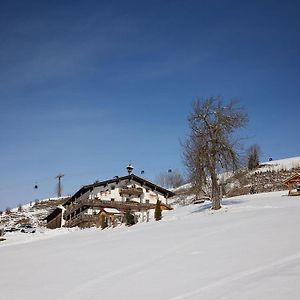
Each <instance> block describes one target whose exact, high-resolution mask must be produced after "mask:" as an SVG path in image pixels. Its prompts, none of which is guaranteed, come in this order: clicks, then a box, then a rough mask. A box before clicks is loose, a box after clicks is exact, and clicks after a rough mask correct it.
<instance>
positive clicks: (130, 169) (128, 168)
mask: <svg viewBox="0 0 300 300" xmlns="http://www.w3.org/2000/svg"><path fill="white" fill-rule="evenodd" d="M126 169H127V172H128V175H130V174H131V173H132V171H133V166H132V165H131V161H129V165H128V166H127V168H126Z"/></svg>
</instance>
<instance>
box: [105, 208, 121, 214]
mask: <svg viewBox="0 0 300 300" xmlns="http://www.w3.org/2000/svg"><path fill="white" fill-rule="evenodd" d="M103 210H104V211H105V212H107V213H109V214H119V213H120V211H119V210H117V209H116V208H104V209H103Z"/></svg>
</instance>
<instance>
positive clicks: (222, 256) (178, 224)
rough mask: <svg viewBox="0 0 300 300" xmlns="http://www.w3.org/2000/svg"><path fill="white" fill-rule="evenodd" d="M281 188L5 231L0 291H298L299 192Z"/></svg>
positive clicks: (256, 294)
mask: <svg viewBox="0 0 300 300" xmlns="http://www.w3.org/2000/svg"><path fill="white" fill-rule="evenodd" d="M286 195H287V192H275V193H268V194H256V195H251V196H239V197H235V198H230V199H225V200H224V201H223V208H222V209H221V210H219V211H216V212H213V211H211V210H209V209H208V206H209V204H208V203H204V204H203V205H193V206H192V205H191V206H186V207H181V208H176V209H174V210H173V211H170V212H166V213H165V214H164V219H163V220H162V221H160V222H154V221H153V222H150V223H143V224H139V225H136V226H133V227H130V228H128V227H125V226H124V227H119V228H116V229H106V230H103V231H101V230H100V229H87V230H77V231H67V230H57V231H51V234H50V233H48V232H45V233H39V234H37V235H35V236H33V235H31V236H30V235H24V236H23V239H22V240H21V241H19V242H17V241H16V239H15V238H14V237H15V235H14V234H13V233H12V234H11V235H10V236H5V237H7V240H6V241H4V242H1V244H0V263H1V281H0V292H1V299H10V300H14V299H18V300H19V299H30V300H32V299H43V300H46V299H49V300H50V299H51V300H52V299H72V300H74V299H100V298H103V299H120V298H121V299H144V300H148V299H149V300H150V299H162V300H179V299H197V300H198V299H205V300H206V299H214V300H215V299H231V300H232V299H233V300H235V299H236V300H240V299H243V300H244V299H264V300H268V299H270V300H271V299H272V300H274V299H300V285H299V284H298V283H299V280H300V239H299V236H300V226H299V225H300V218H299V216H300V197H287V196H286ZM25 236H26V237H27V240H25V239H26V237H25ZM16 243H19V244H16Z"/></svg>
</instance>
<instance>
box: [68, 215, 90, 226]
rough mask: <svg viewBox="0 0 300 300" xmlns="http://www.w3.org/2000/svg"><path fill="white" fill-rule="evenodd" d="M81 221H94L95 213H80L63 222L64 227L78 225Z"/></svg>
mask: <svg viewBox="0 0 300 300" xmlns="http://www.w3.org/2000/svg"><path fill="white" fill-rule="evenodd" d="M83 222H85V223H95V222H96V216H95V215H84V214H80V215H77V216H75V217H74V218H72V219H71V220H69V221H66V222H65V225H64V226H65V227H75V226H78V225H79V224H82V223H83Z"/></svg>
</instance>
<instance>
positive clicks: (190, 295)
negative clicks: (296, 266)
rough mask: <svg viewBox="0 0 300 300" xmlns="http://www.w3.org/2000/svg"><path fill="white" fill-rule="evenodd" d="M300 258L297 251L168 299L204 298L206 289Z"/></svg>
mask: <svg viewBox="0 0 300 300" xmlns="http://www.w3.org/2000/svg"><path fill="white" fill-rule="evenodd" d="M299 259H300V253H296V254H294V255H291V256H287V257H285V258H283V259H279V260H277V261H274V262H272V263H270V264H266V265H263V266H260V267H258V268H253V269H249V270H245V271H242V272H239V273H237V274H234V275H232V276H227V277H225V278H223V279H220V280H217V281H215V282H213V283H211V284H208V285H205V286H202V287H201V288H198V289H196V290H194V291H192V292H187V293H184V294H181V295H178V296H176V297H171V298H168V299H166V300H181V299H202V298H199V297H200V294H201V293H202V292H203V291H205V290H209V289H214V288H217V287H218V286H222V285H227V284H230V283H232V282H235V281H239V280H242V279H244V278H246V277H249V276H252V275H255V274H257V273H262V272H265V271H268V270H271V269H274V268H280V267H282V266H285V265H289V264H291V263H292V262H293V261H296V260H299ZM195 296H197V297H195ZM221 297H222V298H224V297H223V296H221ZM218 298H220V297H218ZM215 299H216V298H215ZM224 299H225V298H224Z"/></svg>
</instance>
